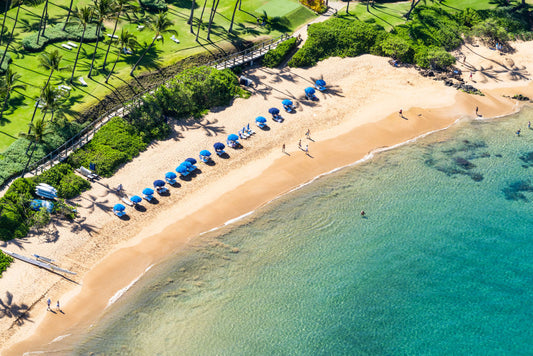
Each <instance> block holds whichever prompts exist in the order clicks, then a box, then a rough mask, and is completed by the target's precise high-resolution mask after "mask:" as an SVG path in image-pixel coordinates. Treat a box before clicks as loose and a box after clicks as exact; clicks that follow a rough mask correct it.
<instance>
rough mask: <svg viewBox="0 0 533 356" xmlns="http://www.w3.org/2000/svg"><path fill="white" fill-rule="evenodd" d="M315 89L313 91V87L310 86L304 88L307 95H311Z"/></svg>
mask: <svg viewBox="0 0 533 356" xmlns="http://www.w3.org/2000/svg"><path fill="white" fill-rule="evenodd" d="M315 92H316V91H315V88H311V87H307V88H305V93H306V94H308V95H312V94H314V93H315Z"/></svg>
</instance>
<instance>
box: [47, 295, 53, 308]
mask: <svg viewBox="0 0 533 356" xmlns="http://www.w3.org/2000/svg"><path fill="white" fill-rule="evenodd" d="M46 304H48V307H47V308H46V310H51V309H50V305H51V304H52V301H51V300H50V298H48V300H47V301H46Z"/></svg>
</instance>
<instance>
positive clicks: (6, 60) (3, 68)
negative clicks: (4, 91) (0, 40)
mask: <svg viewBox="0 0 533 356" xmlns="http://www.w3.org/2000/svg"><path fill="white" fill-rule="evenodd" d="M3 55H4V50H0V59H2V56H3ZM9 63H11V56H10V55H9V52H8V53H7V54H6V58H4V61H3V62H2V66H1V67H0V74H3V73H5V71H6V70H7V68H9Z"/></svg>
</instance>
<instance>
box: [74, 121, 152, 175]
mask: <svg viewBox="0 0 533 356" xmlns="http://www.w3.org/2000/svg"><path fill="white" fill-rule="evenodd" d="M146 147H147V143H145V142H144V141H143V139H142V137H141V135H140V134H139V131H138V130H137V129H136V128H135V127H134V126H133V125H131V124H130V123H128V122H127V121H126V120H125V119H123V118H120V117H115V118H113V119H111V120H110V121H109V122H108V123H107V124H106V125H105V126H104V127H102V128H101V129H100V131H98V132H97V133H96V134H95V135H94V137H93V139H92V140H91V141H90V142H89V143H88V144H86V145H85V146H83V147H82V148H81V149H79V150H77V151H76V152H74V153H73V154H71V155H70V156H69V158H68V160H67V162H68V163H69V164H70V166H71V167H80V166H85V167H88V166H89V164H90V163H94V164H95V165H96V172H97V173H98V174H99V175H101V176H103V177H110V176H111V175H112V174H113V173H114V172H115V171H116V170H117V169H118V168H119V167H120V166H121V165H122V164H124V163H127V162H129V161H131V160H132V159H133V157H135V156H137V155H138V154H139V152H141V151H143V150H144V149H146Z"/></svg>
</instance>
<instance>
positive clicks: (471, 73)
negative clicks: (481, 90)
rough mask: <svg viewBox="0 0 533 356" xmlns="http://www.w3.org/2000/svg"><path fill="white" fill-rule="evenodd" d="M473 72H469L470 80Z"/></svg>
mask: <svg viewBox="0 0 533 356" xmlns="http://www.w3.org/2000/svg"><path fill="white" fill-rule="evenodd" d="M473 74H474V73H473V72H470V80H472V75H473Z"/></svg>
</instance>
